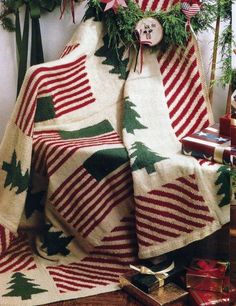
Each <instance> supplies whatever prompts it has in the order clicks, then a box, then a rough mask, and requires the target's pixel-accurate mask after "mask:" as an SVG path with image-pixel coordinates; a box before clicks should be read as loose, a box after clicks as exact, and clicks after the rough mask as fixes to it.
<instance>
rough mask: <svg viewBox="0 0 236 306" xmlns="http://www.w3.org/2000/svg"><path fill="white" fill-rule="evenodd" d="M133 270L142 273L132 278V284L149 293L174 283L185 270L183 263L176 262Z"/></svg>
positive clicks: (166, 262)
mask: <svg viewBox="0 0 236 306" xmlns="http://www.w3.org/2000/svg"><path fill="white" fill-rule="evenodd" d="M131 267H133V266H131ZM133 268H134V269H137V270H140V273H137V274H134V275H133V276H132V283H133V284H134V285H135V286H136V287H138V288H139V289H141V290H142V291H144V292H147V293H149V292H152V291H153V290H155V289H156V288H159V287H162V286H164V285H166V284H168V283H169V282H172V281H174V280H175V279H176V278H177V277H178V276H180V274H181V273H183V272H184V270H185V267H184V265H183V263H180V262H179V263H177V262H176V263H175V262H174V261H165V262H162V263H159V264H156V265H150V266H147V265H146V266H142V267H140V268H136V267H133Z"/></svg>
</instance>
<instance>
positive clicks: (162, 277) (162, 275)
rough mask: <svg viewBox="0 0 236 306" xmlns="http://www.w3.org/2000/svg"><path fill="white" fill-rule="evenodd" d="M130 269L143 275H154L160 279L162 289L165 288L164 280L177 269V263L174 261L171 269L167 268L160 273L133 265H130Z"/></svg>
mask: <svg viewBox="0 0 236 306" xmlns="http://www.w3.org/2000/svg"><path fill="white" fill-rule="evenodd" d="M130 268H131V269H133V270H135V271H138V272H139V273H141V274H148V275H154V276H155V277H156V278H157V279H158V281H159V284H160V287H161V286H164V284H165V283H164V280H165V279H166V278H167V277H168V276H169V274H168V272H170V271H171V270H173V269H174V268H175V263H174V261H172V263H171V265H170V266H169V267H167V268H166V269H163V270H160V271H156V272H154V271H152V270H151V269H149V268H147V267H144V266H141V267H140V268H138V267H135V266H133V265H130Z"/></svg>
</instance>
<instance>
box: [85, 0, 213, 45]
mask: <svg viewBox="0 0 236 306" xmlns="http://www.w3.org/2000/svg"><path fill="white" fill-rule="evenodd" d="M126 3H127V8H124V7H120V8H119V9H118V11H117V13H115V12H114V11H112V10H108V11H106V12H104V7H105V5H104V4H103V3H101V2H100V1H99V0H90V2H89V10H88V12H89V15H90V17H91V14H92V12H93V13H94V14H95V15H94V17H95V18H96V20H103V21H104V22H105V24H106V26H107V30H108V35H109V39H110V46H111V47H114V48H115V49H116V50H117V49H118V46H119V44H120V43H122V44H124V45H125V46H126V47H131V46H133V47H134V48H136V46H137V37H136V34H135V26H136V24H137V23H138V21H139V20H141V19H143V18H146V17H152V18H155V19H157V20H158V21H159V22H160V23H161V24H162V27H163V30H164V37H163V40H162V42H161V43H160V45H159V46H158V47H159V48H160V49H161V50H162V51H164V50H166V49H167V48H169V47H170V46H175V47H182V48H184V47H185V46H186V44H187V41H188V39H189V37H190V32H189V31H186V17H185V15H184V14H183V12H182V9H181V5H180V4H176V5H174V6H172V7H171V8H170V9H169V10H168V11H158V12H154V11H144V12H143V11H142V10H141V9H140V7H139V6H138V4H137V3H136V2H135V1H133V0H128V1H126ZM85 18H88V16H86V17H85ZM215 18H216V5H215V4H214V3H212V2H211V1H206V2H204V3H203V5H202V10H201V12H200V13H198V14H197V15H196V16H195V17H193V18H192V19H191V25H192V28H193V30H194V32H195V33H197V32H200V31H204V30H206V29H208V28H211V27H212V26H211V24H212V22H213V20H215ZM154 49H155V48H154Z"/></svg>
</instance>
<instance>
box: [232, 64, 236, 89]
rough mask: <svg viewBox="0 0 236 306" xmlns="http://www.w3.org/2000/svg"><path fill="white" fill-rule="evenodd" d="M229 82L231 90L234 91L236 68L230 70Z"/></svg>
mask: <svg viewBox="0 0 236 306" xmlns="http://www.w3.org/2000/svg"><path fill="white" fill-rule="evenodd" d="M231 84H232V91H235V90H236V69H233V70H232V77H231Z"/></svg>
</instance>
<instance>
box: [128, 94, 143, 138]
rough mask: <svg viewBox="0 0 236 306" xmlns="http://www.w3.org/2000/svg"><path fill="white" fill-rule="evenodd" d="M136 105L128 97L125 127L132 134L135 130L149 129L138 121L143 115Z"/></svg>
mask: <svg viewBox="0 0 236 306" xmlns="http://www.w3.org/2000/svg"><path fill="white" fill-rule="evenodd" d="M134 107H136V105H135V104H134V103H132V102H131V101H130V100H129V97H126V98H125V109H124V119H123V128H124V129H126V132H127V133H131V134H134V130H140V129H147V127H146V126H144V125H142V124H141V123H140V122H139V121H138V119H137V118H141V116H140V115H139V114H138V113H137V112H136V111H135V110H134V109H133V108H134Z"/></svg>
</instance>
